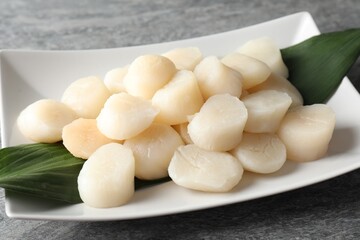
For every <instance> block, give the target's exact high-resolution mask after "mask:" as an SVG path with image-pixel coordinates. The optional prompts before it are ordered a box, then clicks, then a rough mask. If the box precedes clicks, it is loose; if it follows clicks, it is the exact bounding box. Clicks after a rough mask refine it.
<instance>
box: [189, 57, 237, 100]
mask: <svg viewBox="0 0 360 240" xmlns="http://www.w3.org/2000/svg"><path fill="white" fill-rule="evenodd" d="M194 74H195V76H196V78H197V80H198V83H199V87H200V90H201V93H202V95H203V97H204V98H205V99H208V98H209V97H211V96H213V95H216V94H223V93H228V94H230V95H232V96H235V97H240V95H241V92H242V82H241V81H242V76H241V74H240V73H238V72H237V71H235V70H233V69H231V68H229V67H227V66H226V65H224V64H223V63H222V62H220V60H219V59H218V58H217V57H215V56H209V57H206V58H204V59H203V60H202V61H201V62H200V63H199V64H198V65H197V66H196V67H195V70H194Z"/></svg>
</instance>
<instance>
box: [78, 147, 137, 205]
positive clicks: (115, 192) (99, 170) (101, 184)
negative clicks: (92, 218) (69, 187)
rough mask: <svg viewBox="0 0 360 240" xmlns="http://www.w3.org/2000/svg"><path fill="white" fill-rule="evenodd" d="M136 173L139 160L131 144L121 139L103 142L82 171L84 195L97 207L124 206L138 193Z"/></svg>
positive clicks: (81, 193) (82, 197) (81, 194)
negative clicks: (130, 146) (129, 145)
mask: <svg viewBox="0 0 360 240" xmlns="http://www.w3.org/2000/svg"><path fill="white" fill-rule="evenodd" d="M134 174H135V160H134V156H133V154H132V151H131V150H130V149H129V148H127V147H125V146H123V145H121V144H118V143H109V144H106V145H103V146H102V147H100V148H98V149H97V150H96V151H95V152H94V153H93V154H92V155H91V156H90V158H89V159H88V160H86V161H85V163H84V165H83V167H82V169H81V171H80V173H79V176H78V189H79V193H80V197H81V199H82V200H83V202H84V203H85V204H86V205H88V206H91V207H95V208H110V207H118V206H121V205H123V204H125V203H127V202H128V201H129V200H130V199H131V198H132V196H133V195H134Z"/></svg>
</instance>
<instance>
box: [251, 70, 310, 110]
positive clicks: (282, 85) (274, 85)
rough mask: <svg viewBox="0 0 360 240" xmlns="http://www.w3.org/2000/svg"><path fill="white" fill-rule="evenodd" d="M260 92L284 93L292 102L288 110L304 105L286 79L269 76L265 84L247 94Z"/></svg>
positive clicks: (273, 75)
mask: <svg viewBox="0 0 360 240" xmlns="http://www.w3.org/2000/svg"><path fill="white" fill-rule="evenodd" d="M261 90H277V91H280V92H286V93H287V94H288V95H289V96H290V97H291V100H292V102H291V105H290V108H293V107H297V106H302V105H303V103H304V101H303V98H302V96H301V94H300V92H299V91H298V90H297V89H296V88H295V87H294V85H292V84H291V83H290V82H289V81H288V80H287V79H286V78H283V77H281V76H279V75H276V74H274V73H272V74H270V76H269V77H268V79H267V80H266V81H265V82H263V83H261V84H259V85H257V86H255V87H253V88H250V89H248V91H249V93H254V92H258V91H261Z"/></svg>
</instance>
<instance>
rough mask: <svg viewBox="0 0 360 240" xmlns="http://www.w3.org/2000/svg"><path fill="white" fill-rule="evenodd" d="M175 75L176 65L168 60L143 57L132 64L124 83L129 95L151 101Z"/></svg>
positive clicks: (153, 56)
mask: <svg viewBox="0 0 360 240" xmlns="http://www.w3.org/2000/svg"><path fill="white" fill-rule="evenodd" d="M175 73H176V68H175V65H174V63H173V62H171V61H170V60H169V59H168V58H166V57H163V56H160V55H143V56H140V57H138V58H136V59H135V60H134V61H133V62H132V63H131V64H130V66H129V69H128V72H127V74H126V76H125V77H124V80H123V83H124V86H125V89H126V91H127V92H128V93H129V94H131V95H133V96H137V97H141V98H144V99H151V98H152V96H153V95H154V94H155V92H156V91H157V90H159V89H160V88H162V87H163V86H164V85H165V84H167V83H168V82H169V81H170V79H171V78H172V77H173V76H174V74H175Z"/></svg>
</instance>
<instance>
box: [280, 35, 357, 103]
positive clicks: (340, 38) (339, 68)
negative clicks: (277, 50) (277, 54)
mask: <svg viewBox="0 0 360 240" xmlns="http://www.w3.org/2000/svg"><path fill="white" fill-rule="evenodd" d="M281 54H282V57H283V59H284V62H285V64H286V65H287V67H288V69H289V73H290V76H289V81H290V82H292V84H293V85H294V86H295V87H296V88H297V89H298V90H299V91H300V93H301V94H302V96H303V98H304V104H313V103H321V102H326V101H327V100H328V99H329V98H330V97H331V96H332V95H333V93H334V92H335V91H336V89H337V88H338V86H339V85H340V83H341V81H342V79H343V78H344V77H345V75H346V73H347V72H348V71H349V69H350V68H351V66H352V65H353V64H354V63H355V61H356V60H357V58H358V57H359V54H360V29H359V28H357V29H349V30H345V31H341V32H331V33H324V34H321V35H318V36H315V37H312V38H309V39H308V40H305V41H303V42H301V43H299V44H297V45H294V46H291V47H288V48H285V49H282V50H281Z"/></svg>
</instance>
